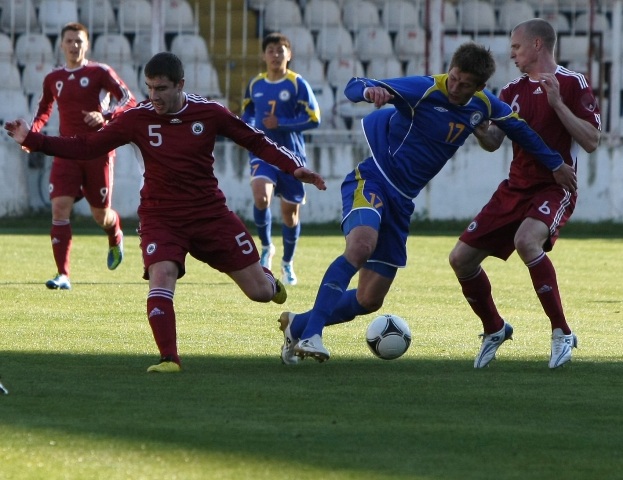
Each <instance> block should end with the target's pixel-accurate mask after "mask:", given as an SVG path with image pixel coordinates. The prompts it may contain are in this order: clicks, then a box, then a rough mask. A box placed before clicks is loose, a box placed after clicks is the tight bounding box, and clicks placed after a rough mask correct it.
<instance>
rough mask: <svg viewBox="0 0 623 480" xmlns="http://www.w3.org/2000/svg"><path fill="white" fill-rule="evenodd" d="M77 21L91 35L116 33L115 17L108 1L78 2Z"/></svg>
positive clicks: (89, 0)
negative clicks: (84, 26)
mask: <svg viewBox="0 0 623 480" xmlns="http://www.w3.org/2000/svg"><path fill="white" fill-rule="evenodd" d="M78 9H79V14H78V19H79V20H80V23H82V24H83V25H86V27H87V28H88V29H89V32H91V33H109V32H111V33H112V32H118V31H119V25H118V24H117V17H115V12H114V10H113V8H112V5H111V4H110V2H109V0H80V2H79V3H78Z"/></svg>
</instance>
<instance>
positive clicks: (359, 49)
mask: <svg viewBox="0 0 623 480" xmlns="http://www.w3.org/2000/svg"><path fill="white" fill-rule="evenodd" d="M354 49H355V53H356V54H357V56H358V57H359V59H360V60H361V61H362V62H368V61H370V60H372V59H374V58H387V57H393V56H394V47H393V45H392V39H391V37H390V36H389V32H388V31H387V30H385V28H383V27H378V26H377V27H372V26H370V27H363V28H360V29H359V30H358V31H357V33H356V34H355V42H354Z"/></svg>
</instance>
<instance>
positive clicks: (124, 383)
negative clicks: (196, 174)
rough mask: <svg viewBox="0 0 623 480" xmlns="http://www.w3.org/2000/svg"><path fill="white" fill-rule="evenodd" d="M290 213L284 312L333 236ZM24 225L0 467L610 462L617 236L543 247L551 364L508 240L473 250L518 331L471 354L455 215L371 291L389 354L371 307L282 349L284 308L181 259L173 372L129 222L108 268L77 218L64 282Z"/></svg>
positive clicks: (255, 473)
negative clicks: (373, 328) (555, 335)
mask: <svg viewBox="0 0 623 480" xmlns="http://www.w3.org/2000/svg"><path fill="white" fill-rule="evenodd" d="M305 230H306V232H304V233H305V234H304V236H303V238H302V239H301V242H300V248H299V251H298V255H297V258H296V266H297V273H298V275H299V278H300V284H299V285H298V286H296V287H292V288H290V289H289V293H290V297H289V299H288V302H287V304H286V306H287V309H289V310H292V311H303V310H306V309H308V308H309V307H310V306H311V305H312V303H313V299H314V296H315V292H316V289H317V286H318V283H319V281H320V278H321V276H322V274H323V273H324V270H325V268H326V266H327V265H328V264H329V262H330V261H332V260H333V258H334V257H335V256H337V255H338V254H339V253H340V252H341V251H342V248H343V238H342V237H341V236H338V235H336V234H337V230H334V234H333V235H313V233H314V232H313V231H312V227H306V229H305ZM131 231H132V230H129V229H127V228H126V232H127V233H130V232H131ZM25 232H26V230H24V229H21V231H20V229H19V228H18V229H13V230H8V229H5V230H4V233H3V231H2V230H0V241H1V245H2V248H1V249H0V265H2V273H3V275H2V278H1V279H0V307H1V310H0V311H1V317H0V318H1V327H2V329H1V333H0V355H1V356H0V376H1V379H0V381H1V382H2V383H3V384H4V385H5V386H6V387H7V388H8V389H9V391H10V394H9V395H6V396H0V432H1V434H0V479H2V480H9V479H20V480H21V479H28V480H31V479H45V480H56V479H70V480H74V479H76V480H78V479H80V480H84V479H89V480H90V479H106V480H116V479H129V480H137V479H155V478H162V479H164V478H166V479H180V480H190V479H210V480H211V479H232V480H240V479H243V480H244V479H252V480H256V479H258V480H264V479H271V480H281V479H300V480H308V479H309V480H312V479H313V480H325V479H327V480H346V479H352V480H390V479H391V480H394V479H421V480H470V479H474V480H483V479H492V480H505V479H522V480H525V479H530V480H533V479H556V480H558V479H566V480H574V479H578V480H587V479H591V480H593V479H620V478H623V473H622V472H623V281H622V280H623V276H622V274H621V272H622V271H623V255H622V252H623V240H622V239H621V237H622V236H621V235H619V236H618V237H617V236H616V235H610V236H608V237H604V238H589V237H585V236H576V237H569V238H566V237H564V236H563V238H562V239H560V240H559V242H558V243H557V246H556V249H555V250H554V252H552V254H551V258H552V259H553V261H554V263H555V265H556V267H557V272H558V277H559V282H560V285H561V290H562V295H563V301H564V303H565V306H566V313H567V316H568V319H569V322H570V324H571V326H572V327H573V328H574V330H575V332H576V333H577V335H578V337H579V349H578V350H576V351H574V358H573V362H572V363H571V364H570V365H568V366H566V367H564V368H562V369H559V370H556V371H550V370H549V369H548V367H547V361H548V355H549V342H550V338H549V335H550V329H549V323H548V321H547V319H546V318H545V317H544V315H543V312H542V310H541V308H540V305H539V303H538V300H537V298H536V295H535V294H534V292H533V290H532V286H531V283H530V280H529V276H528V273H527V271H526V269H525V267H524V266H523V265H522V264H521V262H520V261H519V259H518V258H517V256H513V257H511V259H510V260H509V261H508V262H507V263H503V262H501V261H499V260H494V259H492V260H488V261H487V262H486V263H485V267H486V268H487V271H488V273H489V276H490V278H491V281H492V284H493V289H494V295H495V296H496V300H497V303H498V306H499V308H500V311H501V312H502V314H503V315H504V316H505V318H506V319H507V320H508V321H509V322H511V323H512V324H513V326H514V327H515V335H514V337H515V340H514V341H513V342H508V343H506V344H505V345H504V346H503V347H502V348H501V349H500V351H499V353H498V360H497V361H496V362H493V364H492V365H491V366H490V367H489V368H487V369H484V370H478V371H475V370H474V369H473V358H474V355H475V354H476V352H477V351H478V348H479V339H478V333H480V331H481V325H480V322H479V320H478V319H477V318H476V317H475V316H474V315H473V314H472V313H471V310H470V309H469V307H468V305H467V304H466V302H465V301H464V299H463V297H462V295H461V293H460V288H459V286H458V283H457V282H456V279H455V278H454V276H453V273H452V271H451V269H450V267H449V266H448V263H447V255H448V252H449V251H450V249H451V248H452V246H453V245H454V243H455V240H456V235H457V234H458V233H459V230H455V231H449V232H447V233H446V234H435V235H425V234H418V235H414V236H412V237H411V238H410V240H409V254H410V259H409V266H408V268H406V269H405V270H402V271H401V272H400V273H399V275H398V278H397V280H396V282H395V287H394V289H393V290H392V292H391V293H390V295H389V296H388V298H387V300H386V304H385V306H384V308H383V312H389V313H395V314H397V315H400V316H402V317H403V318H405V319H406V320H407V321H408V322H409V324H410V326H411V330H412V333H413V342H412V345H411V348H410V349H409V351H408V352H407V354H406V355H405V356H404V357H402V358H400V359H398V360H394V361H382V360H379V359H376V358H374V357H373V356H372V354H371V353H370V352H369V351H368V349H367V347H366V345H365V342H364V339H363V336H364V332H365V328H366V325H367V323H368V322H369V321H370V320H371V319H372V318H373V316H372V315H369V316H366V317H362V318H359V319H357V320H356V321H354V322H351V323H347V324H344V325H340V326H335V327H329V328H327V330H325V336H324V337H325V345H326V346H327V348H329V350H330V351H331V353H332V357H331V360H330V361H329V362H326V363H324V364H317V363H315V362H313V361H312V360H307V361H305V362H303V363H302V364H301V365H299V366H295V367H285V366H283V365H281V363H280V361H279V350H280V345H281V342H282V336H281V333H280V332H279V331H278V329H277V321H276V320H277V317H278V316H279V314H280V312H281V311H282V307H279V306H277V305H275V304H255V303H252V302H250V301H248V300H247V299H246V298H245V297H244V296H243V295H242V293H241V292H240V291H239V290H238V289H237V287H236V286H235V285H234V284H233V283H232V282H231V281H230V280H229V279H228V278H227V277H226V276H224V275H222V274H220V273H218V272H216V271H214V270H211V269H210V268H209V267H207V266H206V265H203V264H200V263H198V262H196V261H194V260H193V259H189V260H188V264H187V270H188V273H187V275H186V277H184V278H183V279H182V280H180V282H179V283H178V287H177V291H176V296H175V305H176V309H177V320H178V337H179V339H178V342H179V347H180V353H181V355H182V360H183V367H184V371H183V372H182V373H181V374H179V375H154V374H151V375H149V374H147V373H145V369H146V368H147V366H149V365H150V364H152V363H154V361H155V360H157V357H158V354H157V350H156V347H155V344H154V341H153V338H152V336H151V331H150V329H149V325H148V323H147V320H146V315H145V297H146V294H147V282H145V281H143V280H142V279H141V274H142V264H141V260H140V252H139V248H138V238H137V237H136V236H132V235H131V234H130V235H127V236H126V260H125V261H124V263H123V264H122V265H121V266H120V267H119V269H118V270H116V271H114V272H109V271H108V270H107V269H106V265H105V256H106V240H105V237H104V236H103V234H99V233H95V234H93V230H92V229H84V230H80V229H79V228H78V229H76V232H75V237H74V249H73V254H72V259H73V272H72V284H73V290H71V291H66V292H59V291H49V290H47V289H46V288H45V287H44V285H43V283H44V282H45V280H47V279H48V278H51V275H52V274H53V273H54V265H53V261H52V255H51V249H50V246H49V237H48V235H47V232H45V231H41V232H34V233H25ZM279 248H280V246H279V245H278V249H279ZM278 251H279V250H278Z"/></svg>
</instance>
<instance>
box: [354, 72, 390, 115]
mask: <svg viewBox="0 0 623 480" xmlns="http://www.w3.org/2000/svg"><path fill="white" fill-rule="evenodd" d="M344 95H345V96H346V98H348V99H349V100H350V101H351V102H355V103H358V102H368V103H374V105H375V106H376V107H377V108H380V107H382V106H383V105H385V104H387V103H391V101H392V100H393V99H394V92H393V90H392V89H390V88H389V87H388V86H387V85H385V84H383V83H382V82H380V81H378V80H373V79H371V78H365V77H353V78H351V79H350V81H349V82H348V83H347V84H346V88H345V89H344Z"/></svg>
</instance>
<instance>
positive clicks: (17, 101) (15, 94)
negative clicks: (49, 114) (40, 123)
mask: <svg viewBox="0 0 623 480" xmlns="http://www.w3.org/2000/svg"><path fill="white" fill-rule="evenodd" d="M0 105H2V108H0V122H2V123H4V122H7V121H12V120H15V119H17V118H29V117H30V109H29V108H28V99H27V98H26V96H25V95H24V94H23V93H22V91H21V90H9V89H6V88H3V89H0Z"/></svg>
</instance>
